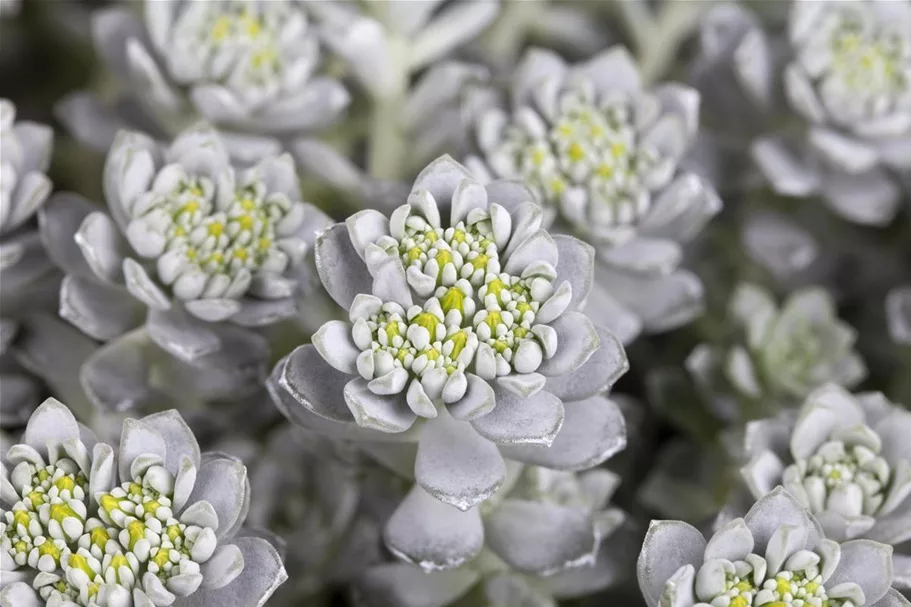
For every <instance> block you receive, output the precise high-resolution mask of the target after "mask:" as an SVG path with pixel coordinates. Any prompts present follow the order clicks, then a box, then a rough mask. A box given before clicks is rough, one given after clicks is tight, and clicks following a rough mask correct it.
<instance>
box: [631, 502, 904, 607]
mask: <svg viewBox="0 0 911 607" xmlns="http://www.w3.org/2000/svg"><path fill="white" fill-rule="evenodd" d="M638 574H639V587H640V589H641V591H642V595H643V598H644V599H645V601H646V603H647V605H648V606H649V607H658V606H661V607H671V606H674V607H678V606H679V607H704V606H709V607H712V606H716V605H728V606H729V607H751V606H759V605H766V606H768V607H778V606H782V607H811V606H812V607H822V606H824V607H903V606H907V605H908V604H909V603H908V601H907V599H905V598H904V597H903V596H902V595H901V594H899V592H898V590H896V589H895V588H893V587H892V585H893V572H892V547H891V546H888V545H886V544H880V543H878V542H874V541H871V540H851V541H847V542H844V543H839V542H837V541H835V540H832V539H828V538H827V537H826V535H825V533H824V531H823V529H822V528H821V527H820V525H819V523H818V522H817V521H816V519H815V518H813V516H812V515H811V514H810V513H809V512H808V511H807V510H806V508H804V506H803V505H802V504H801V503H800V502H799V501H798V500H797V499H795V498H794V497H793V496H792V495H791V494H790V493H788V492H787V491H786V490H785V489H783V488H781V487H778V488H777V489H775V490H773V491H772V492H771V493H769V494H768V495H766V496H765V497H763V498H761V499H760V500H759V501H757V502H756V504H755V505H754V506H753V507H752V508H751V509H750V511H749V512H748V513H747V514H746V516H745V517H743V518H738V519H734V520H732V521H730V522H729V523H727V524H726V525H724V526H723V527H721V528H720V529H719V530H718V531H717V532H715V533H714V535H712V537H710V538H709V539H708V541H706V538H705V537H704V536H703V535H702V533H701V532H700V531H698V530H697V529H696V528H695V527H692V526H691V525H689V524H687V523H684V522H682V521H652V524H651V526H650V527H649V530H648V533H647V534H646V536H645V541H644V543H643V545H642V551H641V552H640V554H639V561H638Z"/></svg>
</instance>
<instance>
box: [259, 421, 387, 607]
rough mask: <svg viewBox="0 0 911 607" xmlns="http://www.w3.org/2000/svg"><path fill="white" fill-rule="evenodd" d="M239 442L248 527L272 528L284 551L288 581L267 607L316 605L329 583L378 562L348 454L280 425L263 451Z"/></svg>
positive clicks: (310, 434)
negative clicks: (249, 498)
mask: <svg viewBox="0 0 911 607" xmlns="http://www.w3.org/2000/svg"><path fill="white" fill-rule="evenodd" d="M244 442H246V443H247V445H246V449H244V450H245V451H246V452H247V454H248V455H245V456H244V461H246V462H248V463H247V465H248V468H249V471H250V474H249V476H250V485H251V488H252V490H253V493H255V494H256V496H257V498H256V500H255V501H254V502H253V503H252V504H251V506H250V512H249V514H248V516H247V524H248V525H251V526H254V527H256V528H259V529H270V530H271V531H272V532H274V533H276V534H277V535H278V536H279V537H281V538H282V541H283V543H284V546H285V554H284V561H285V567H286V569H287V570H288V576H289V580H288V582H287V583H285V584H283V585H282V586H281V587H280V588H279V589H278V590H277V591H276V594H275V596H274V597H273V598H272V599H271V601H270V603H269V604H270V605H273V604H274V605H276V606H277V605H289V606H291V605H301V604H304V603H302V602H304V601H305V602H306V603H305V604H307V605H322V604H324V602H323V601H324V600H328V596H329V594H330V592H329V590H330V589H331V587H332V586H334V585H340V584H342V583H343V582H345V581H347V580H348V579H349V578H350V577H352V576H354V575H355V574H357V573H359V572H360V570H362V569H363V568H365V567H366V566H367V565H368V564H369V563H370V562H371V560H373V559H378V558H379V541H378V537H379V532H378V530H377V529H376V525H375V524H373V523H372V521H370V520H367V519H365V517H364V515H363V512H362V508H361V504H360V497H361V492H362V489H361V482H359V481H360V477H362V476H363V475H364V474H366V472H365V471H364V470H362V469H361V468H360V467H358V466H356V464H355V461H354V459H355V458H354V456H353V454H352V453H349V451H350V449H346V448H345V446H344V445H342V444H339V443H336V442H334V441H331V440H329V439H327V438H325V437H322V436H319V435H318V434H316V433H314V432H310V431H307V430H305V429H304V428H301V427H299V426H289V425H285V426H282V427H280V428H278V429H277V430H275V431H273V432H272V433H271V434H270V435H269V436H268V438H267V441H266V444H265V446H263V445H260V444H259V443H258V442H254V441H250V440H246V441H244ZM288 462H295V466H294V468H293V469H289V467H288Z"/></svg>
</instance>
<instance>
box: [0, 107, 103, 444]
mask: <svg viewBox="0 0 911 607" xmlns="http://www.w3.org/2000/svg"><path fill="white" fill-rule="evenodd" d="M53 138H54V134H53V131H52V130H51V128H50V127H48V126H45V125H43V124H38V123H36V122H31V121H27V120H16V108H15V106H14V105H13V104H12V103H11V102H9V101H7V100H5V99H3V100H0V285H2V288H0V311H2V316H0V426H2V427H3V428H4V429H14V428H16V429H21V428H23V427H24V426H25V424H26V422H28V419H29V416H30V415H31V414H32V411H34V409H35V407H37V406H38V404H40V403H41V401H42V400H43V399H44V397H45V396H47V393H48V389H49V388H51V389H53V391H54V393H56V394H66V395H67V397H74V398H75V397H77V395H78V393H79V388H78V382H77V381H75V380H74V379H73V376H74V374H75V373H76V370H77V369H78V368H79V365H80V364H81V363H82V361H83V360H85V358H86V357H87V356H88V355H89V354H90V353H91V351H92V349H93V344H92V343H91V341H90V340H88V339H85V338H83V337H82V336H81V335H80V334H79V333H78V332H77V331H75V330H74V329H72V328H71V327H69V326H68V325H67V324H66V323H63V322H61V321H60V320H59V319H57V318H55V317H54V316H53V315H52V314H53V313H54V312H55V311H56V308H57V293H58V292H59V290H60V280H61V274H60V272H59V271H58V270H57V269H56V268H55V267H54V264H53V263H52V262H51V260H50V259H49V258H48V255H47V252H46V251H45V247H44V245H43V243H42V239H41V237H40V235H39V232H38V222H37V220H36V214H37V212H38V210H39V209H40V208H41V207H42V205H44V204H45V202H46V200H47V198H48V195H49V194H50V192H51V188H52V185H51V181H50V179H48V177H47V175H46V172H47V170H48V167H49V165H50V162H51V148H52V144H53Z"/></svg>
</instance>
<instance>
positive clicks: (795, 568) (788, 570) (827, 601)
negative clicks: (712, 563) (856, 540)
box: [702, 551, 844, 607]
mask: <svg viewBox="0 0 911 607" xmlns="http://www.w3.org/2000/svg"><path fill="white" fill-rule="evenodd" d="M798 554H799V556H800V559H799V560H802V562H801V563H797V562H791V561H792V560H793V561H796V560H798V559H796V558H795V557H797V555H795V557H792V559H789V563H788V564H786V566H785V569H784V570H782V571H779V572H778V573H776V574H768V573H767V564H766V561H765V559H763V558H762V557H760V556H759V555H756V554H750V555H748V556H747V557H746V559H745V560H743V561H734V562H729V561H721V563H722V566H723V567H724V584H723V590H722V591H721V592H719V593H717V594H714V596H712V597H711V598H709V597H707V596H705V597H702V598H705V599H707V600H705V601H704V602H705V603H710V604H712V605H728V606H729V607H752V606H754V605H755V606H760V605H761V606H763V607H842V605H844V601H843V600H841V599H835V598H830V597H829V596H828V594H827V593H826V588H825V586H824V585H823V582H822V575H821V573H820V569H819V563H820V558H819V556H818V555H817V554H815V553H813V552H810V551H802V552H801V553H798Z"/></svg>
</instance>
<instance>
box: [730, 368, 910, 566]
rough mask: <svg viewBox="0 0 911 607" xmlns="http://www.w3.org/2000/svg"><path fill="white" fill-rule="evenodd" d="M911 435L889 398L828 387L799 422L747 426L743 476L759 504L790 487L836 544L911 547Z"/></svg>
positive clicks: (904, 414) (782, 418) (906, 417)
mask: <svg viewBox="0 0 911 607" xmlns="http://www.w3.org/2000/svg"><path fill="white" fill-rule="evenodd" d="M909 432H911V412H909V411H907V410H905V409H902V408H900V407H898V406H896V405H893V404H892V403H890V402H889V401H888V400H887V399H886V398H885V397H884V396H883V395H882V394H880V393H863V394H857V395H851V394H850V393H848V392H847V391H845V390H844V389H843V388H841V387H839V386H835V385H827V386H823V387H821V388H819V389H817V390H815V391H814V392H813V393H812V394H810V396H809V397H808V398H807V400H806V402H805V403H804V404H803V406H802V407H801V409H800V411H799V413H798V414H797V415H796V416H794V415H779V416H777V417H773V418H768V419H763V420H758V421H753V422H750V423H748V424H747V426H746V437H745V442H744V446H745V458H746V459H747V460H748V463H747V464H746V465H745V466H744V467H743V468H742V469H741V475H742V477H743V479H744V481H745V484H746V487H747V488H748V489H749V491H750V493H751V494H752V496H753V499H758V498H760V497H762V496H763V495H765V494H766V493H768V492H769V491H771V490H772V489H773V488H774V487H775V486H777V485H783V486H784V487H785V488H786V489H787V490H788V491H789V492H790V493H791V494H792V495H793V496H794V497H795V498H797V499H798V501H800V502H801V503H802V504H803V505H804V506H805V507H806V508H808V509H809V510H810V512H812V513H813V515H814V516H815V517H816V519H817V520H818V521H819V523H820V524H821V525H822V526H823V528H824V529H825V531H826V535H827V536H828V537H830V538H832V539H836V540H839V541H844V540H848V539H854V538H859V537H862V538H867V539H872V540H876V541H878V542H883V543H887V544H893V545H899V544H901V543H903V542H905V541H908V540H911V448H909V445H908V436H911V435H909ZM896 558H897V556H896ZM909 566H911V563H909Z"/></svg>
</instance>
